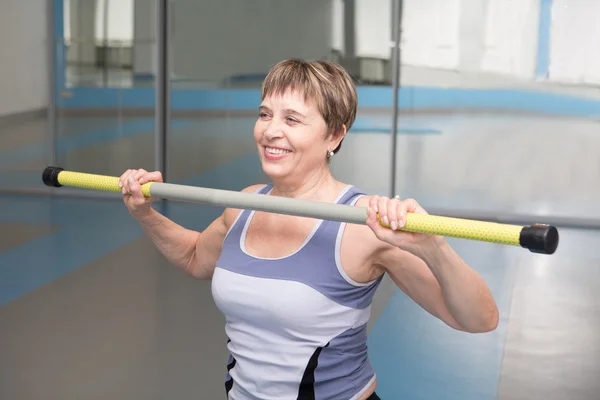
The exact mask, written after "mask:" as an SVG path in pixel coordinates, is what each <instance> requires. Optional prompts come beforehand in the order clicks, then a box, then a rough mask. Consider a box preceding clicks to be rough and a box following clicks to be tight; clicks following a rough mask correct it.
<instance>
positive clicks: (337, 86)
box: [261, 59, 358, 153]
mask: <svg viewBox="0 0 600 400" xmlns="http://www.w3.org/2000/svg"><path fill="white" fill-rule="evenodd" d="M288 89H290V90H296V91H298V92H300V93H302V94H303V95H304V101H307V100H310V101H314V102H315V103H316V105H317V108H318V110H319V112H320V113H321V116H322V117H323V119H324V120H325V123H326V124H327V128H328V134H327V137H329V136H330V135H332V134H337V133H338V132H340V130H341V129H342V125H345V126H346V130H347V131H348V130H350V128H351V127H352V124H354V120H355V119H356V108H357V103H358V95H357V93H356V87H355V86H354V82H353V81H352V78H351V77H350V75H349V74H348V72H346V70H345V69H344V68H343V67H342V66H341V65H339V64H336V63H333V62H330V61H305V60H299V59H287V60H283V61H280V62H279V63H277V64H275V65H274V66H273V67H272V68H271V69H270V70H269V73H268V74H267V77H266V78H265V80H264V82H263V85H262V90H261V99H262V100H264V99H265V97H268V96H272V95H276V96H277V95H282V94H283V93H284V92H285V91H286V90H288ZM341 145H342V143H341V142H340V145H339V146H338V147H337V148H336V149H334V150H333V152H334V153H337V151H338V150H339V149H340V147H341Z"/></svg>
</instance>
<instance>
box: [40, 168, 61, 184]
mask: <svg viewBox="0 0 600 400" xmlns="http://www.w3.org/2000/svg"><path fill="white" fill-rule="evenodd" d="M61 171H64V169H62V168H60V167H46V169H44V172H43V173H42V181H43V182H44V184H45V185H46V186H53V187H61V186H62V185H61V184H60V183H58V174H59V173H60V172H61Z"/></svg>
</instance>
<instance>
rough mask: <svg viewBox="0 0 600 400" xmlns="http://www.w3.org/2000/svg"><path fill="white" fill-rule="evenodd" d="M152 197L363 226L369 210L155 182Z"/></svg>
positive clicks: (151, 191)
mask: <svg viewBox="0 0 600 400" xmlns="http://www.w3.org/2000/svg"><path fill="white" fill-rule="evenodd" d="M150 193H151V195H152V196H153V197H157V198H162V199H167V200H179V201H185V202H192V203H200V204H207V205H211V206H218V207H229V208H238V209H245V210H256V211H266V212H272V213H276V214H286V215H295V216H299V217H309V218H317V219H323V220H329V221H340V222H348V223H354V224H362V225H364V224H365V223H366V221H367V209H366V208H364V207H356V206H350V205H346V204H335V203H324V202H316V201H311V200H300V199H291V198H286V197H278V196H265V195H262V194H258V193H244V192H234V191H230V190H221V189H209V188H202V187H193V186H187V185H178V184H173V183H162V182H155V183H152V185H151V186H150Z"/></svg>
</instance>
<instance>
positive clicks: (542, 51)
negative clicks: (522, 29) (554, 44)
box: [535, 0, 553, 79]
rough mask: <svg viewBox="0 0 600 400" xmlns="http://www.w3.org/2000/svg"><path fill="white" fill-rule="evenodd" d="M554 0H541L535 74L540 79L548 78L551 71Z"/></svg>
mask: <svg viewBox="0 0 600 400" xmlns="http://www.w3.org/2000/svg"><path fill="white" fill-rule="evenodd" d="M552 3H553V0H541V2H540V22H539V33H538V54H537V66H536V71H535V75H536V77H537V78H538V79H546V78H547V77H548V73H549V72H550V43H551V30H552V5H553V4H552Z"/></svg>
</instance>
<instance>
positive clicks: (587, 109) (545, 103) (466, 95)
mask: <svg viewBox="0 0 600 400" xmlns="http://www.w3.org/2000/svg"><path fill="white" fill-rule="evenodd" d="M357 91H358V99H359V106H360V107H384V108H388V107H392V104H393V103H392V88H391V87H384V86H359V87H358V88H357ZM70 93H71V95H70V96H69V97H62V98H61V99H60V101H59V103H58V107H59V108H66V109H77V108H114V107H119V108H121V109H127V108H151V107H154V104H155V94H154V90H153V89H152V88H129V89H116V88H74V89H73V90H71V91H70ZM399 93H400V94H399V107H400V108H401V109H438V110H443V109H448V110H456V109H477V110H505V111H530V112H540V113H546V114H553V115H562V116H576V117H594V118H595V117H598V116H600V99H591V98H582V97H577V96H570V95H565V94H559V93H551V92H543V91H534V90H519V89H461V88H448V89H445V88H440V87H423V86H405V87H403V88H402V89H400V91H399ZM171 97H172V99H171V101H172V109H173V110H256V109H257V108H258V105H259V104H260V90H259V89H188V90H181V89H178V90H173V92H172V96H171Z"/></svg>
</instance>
